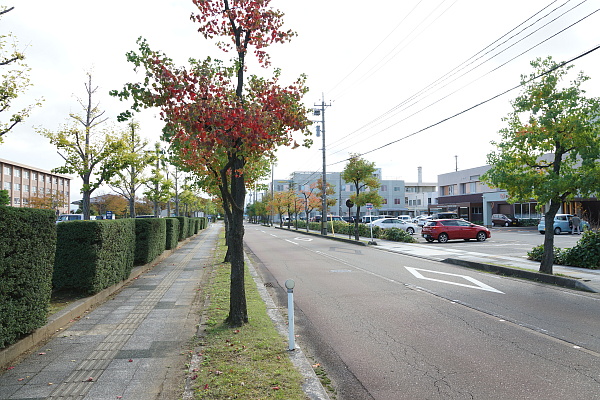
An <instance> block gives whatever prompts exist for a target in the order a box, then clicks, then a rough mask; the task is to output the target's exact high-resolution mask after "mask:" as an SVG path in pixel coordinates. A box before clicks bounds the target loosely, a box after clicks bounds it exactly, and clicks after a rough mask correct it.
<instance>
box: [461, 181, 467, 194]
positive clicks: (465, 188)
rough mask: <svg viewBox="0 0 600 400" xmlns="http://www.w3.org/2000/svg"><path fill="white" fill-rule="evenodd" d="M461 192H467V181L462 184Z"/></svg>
mask: <svg viewBox="0 0 600 400" xmlns="http://www.w3.org/2000/svg"><path fill="white" fill-rule="evenodd" d="M460 194H467V184H466V183H461V184H460Z"/></svg>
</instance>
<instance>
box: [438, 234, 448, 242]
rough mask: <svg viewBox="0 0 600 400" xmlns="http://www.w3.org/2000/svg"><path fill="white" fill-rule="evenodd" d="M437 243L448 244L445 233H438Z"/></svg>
mask: <svg viewBox="0 0 600 400" xmlns="http://www.w3.org/2000/svg"><path fill="white" fill-rule="evenodd" d="M438 242H440V243H446V242H448V234H447V233H440V234H439V235H438Z"/></svg>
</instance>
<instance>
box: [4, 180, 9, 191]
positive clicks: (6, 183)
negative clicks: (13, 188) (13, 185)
mask: <svg viewBox="0 0 600 400" xmlns="http://www.w3.org/2000/svg"><path fill="white" fill-rule="evenodd" d="M4 190H10V182H4Z"/></svg>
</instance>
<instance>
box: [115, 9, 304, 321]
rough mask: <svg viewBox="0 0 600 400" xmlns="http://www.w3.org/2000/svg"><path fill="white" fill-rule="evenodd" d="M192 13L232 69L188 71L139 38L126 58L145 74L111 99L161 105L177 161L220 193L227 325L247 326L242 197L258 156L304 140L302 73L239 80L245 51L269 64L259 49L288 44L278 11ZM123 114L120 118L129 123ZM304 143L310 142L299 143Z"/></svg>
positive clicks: (215, 66)
mask: <svg viewBox="0 0 600 400" xmlns="http://www.w3.org/2000/svg"><path fill="white" fill-rule="evenodd" d="M192 1H193V2H194V4H195V5H196V6H197V7H198V11H199V12H198V14H194V15H192V17H191V19H192V21H194V22H196V23H198V24H199V25H200V27H199V29H198V31H199V32H200V33H202V34H203V35H204V37H205V38H206V39H214V38H223V40H222V41H219V42H218V43H217V46H219V48H221V49H223V50H225V51H231V50H233V51H235V53H236V57H235V59H234V64H233V66H231V67H228V66H225V65H224V64H223V63H222V62H220V61H218V60H212V59H210V58H207V59H206V60H204V61H198V60H193V59H192V60H190V64H191V65H190V68H189V69H185V68H180V67H176V66H174V65H173V62H172V60H171V59H169V58H168V57H167V56H166V55H165V54H163V53H160V52H157V51H153V50H151V49H150V47H149V45H148V44H147V42H146V41H145V40H143V39H139V40H138V45H139V53H135V52H130V53H128V54H127V57H128V60H129V61H131V62H133V63H134V64H135V66H136V68H138V67H140V66H143V67H144V69H145V71H146V77H145V80H144V82H140V83H128V84H126V85H125V87H124V89H123V90H122V91H121V92H117V91H113V92H112V94H113V95H115V96H119V97H121V98H122V99H125V98H132V99H133V105H132V109H133V110H134V111H138V110H139V109H140V108H145V107H159V108H160V109H161V118H162V119H163V120H164V121H165V123H166V125H165V128H164V129H163V132H164V137H165V139H167V140H169V141H170V143H171V146H172V148H173V149H174V150H175V151H177V153H178V157H179V159H180V162H181V164H184V165H186V166H187V168H188V169H189V170H191V171H193V172H195V173H196V174H198V175H199V176H203V177H204V178H205V179H208V180H210V181H211V182H212V184H213V185H214V186H217V187H218V188H219V192H220V196H221V200H222V202H223V208H224V210H225V216H226V218H227V227H228V229H227V244H228V255H229V261H230V262H231V286H230V308H229V316H228V317H227V319H226V323H228V324H229V325H231V326H240V325H242V324H244V323H247V322H248V313H247V308H246V295H245V291H244V254H243V238H244V226H243V217H244V200H245V195H246V187H247V186H248V179H247V173H248V169H249V167H251V166H252V165H253V164H255V163H257V162H258V160H259V159H260V158H261V157H270V158H272V157H274V151H275V149H276V148H277V146H281V145H293V146H298V144H297V143H296V141H295V140H293V138H292V133H293V132H294V131H302V132H303V133H304V134H305V135H308V134H309V132H308V131H307V129H306V128H307V126H308V125H309V124H310V122H309V120H308V118H307V115H308V110H307V109H306V108H305V107H304V106H303V105H302V103H301V99H302V96H303V95H304V94H305V93H306V92H307V88H306V86H305V79H306V78H305V76H302V77H300V78H299V79H298V80H297V81H296V82H294V83H293V84H292V85H289V86H282V85H280V84H279V77H280V71H279V70H275V72H274V74H273V76H272V77H271V78H263V77H258V76H256V75H251V76H249V77H248V80H247V81H246V80H245V72H246V68H247V67H246V55H247V53H248V51H249V49H250V48H253V49H254V54H255V56H256V58H257V60H258V62H259V63H260V64H261V65H262V66H264V67H267V66H268V65H269V57H268V54H267V53H266V52H265V48H267V47H268V46H269V45H271V44H274V43H283V42H286V41H289V40H290V39H291V38H292V37H293V36H295V33H294V32H292V31H283V30H282V25H283V20H282V17H283V13H281V12H280V11H278V10H275V9H272V8H270V7H269V3H270V0H231V1H228V0H213V1H211V0H192ZM131 115H132V114H131V112H130V111H127V112H125V113H123V114H122V115H121V117H122V118H128V117H130V116H131ZM304 144H305V145H309V144H310V140H308V139H305V141H304Z"/></svg>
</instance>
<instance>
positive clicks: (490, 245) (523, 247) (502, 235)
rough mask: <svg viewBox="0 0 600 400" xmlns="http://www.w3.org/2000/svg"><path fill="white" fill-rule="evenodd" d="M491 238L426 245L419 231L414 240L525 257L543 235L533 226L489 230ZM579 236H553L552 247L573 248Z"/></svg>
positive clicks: (542, 240) (541, 242)
mask: <svg viewBox="0 0 600 400" xmlns="http://www.w3.org/2000/svg"><path fill="white" fill-rule="evenodd" d="M490 230H491V232H492V237H491V238H490V239H487V240H486V241H485V242H477V241H475V240H471V241H468V242H465V241H463V240H451V241H449V242H448V243H438V242H437V241H436V242H433V243H427V242H426V241H425V239H423V238H422V237H421V233H420V229H419V231H418V232H417V233H415V235H414V238H415V239H417V241H418V242H419V243H425V244H427V245H430V246H444V247H451V248H455V249H460V250H466V251H478V252H481V253H486V254H493V255H509V256H519V257H520V256H522V257H525V256H527V252H528V251H530V250H531V249H532V248H533V247H535V246H538V245H540V244H543V243H544V235H541V234H540V233H539V232H538V231H537V228H536V227H535V226H532V227H494V228H490ZM580 238H581V235H570V234H562V235H556V236H554V246H556V247H560V248H567V247H573V246H575V245H576V244H577V241H578V240H579V239H580Z"/></svg>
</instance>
